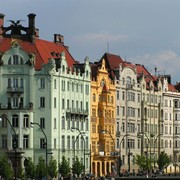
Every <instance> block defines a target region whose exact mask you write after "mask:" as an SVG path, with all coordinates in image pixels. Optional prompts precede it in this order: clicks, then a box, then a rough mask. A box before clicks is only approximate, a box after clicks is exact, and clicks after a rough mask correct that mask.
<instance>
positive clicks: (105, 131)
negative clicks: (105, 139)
mask: <svg viewBox="0 0 180 180" xmlns="http://www.w3.org/2000/svg"><path fill="white" fill-rule="evenodd" d="M100 133H102V134H105V133H108V134H109V135H110V137H111V139H112V140H113V151H114V155H115V140H114V138H113V137H112V134H111V133H110V132H109V131H108V130H101V131H100Z"/></svg>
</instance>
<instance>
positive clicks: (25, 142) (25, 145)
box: [23, 135, 29, 148]
mask: <svg viewBox="0 0 180 180" xmlns="http://www.w3.org/2000/svg"><path fill="white" fill-rule="evenodd" d="M23 148H29V136H28V135H24V136H23Z"/></svg>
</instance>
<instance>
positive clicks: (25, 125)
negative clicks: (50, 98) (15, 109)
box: [23, 114, 29, 128]
mask: <svg viewBox="0 0 180 180" xmlns="http://www.w3.org/2000/svg"><path fill="white" fill-rule="evenodd" d="M23 127H25V128H26V127H29V115H27V114H25V115H24V117H23Z"/></svg>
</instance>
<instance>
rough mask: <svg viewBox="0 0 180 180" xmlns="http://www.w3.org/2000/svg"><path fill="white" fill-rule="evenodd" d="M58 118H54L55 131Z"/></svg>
mask: <svg viewBox="0 0 180 180" xmlns="http://www.w3.org/2000/svg"><path fill="white" fill-rule="evenodd" d="M56 128H57V127H56V118H54V129H56Z"/></svg>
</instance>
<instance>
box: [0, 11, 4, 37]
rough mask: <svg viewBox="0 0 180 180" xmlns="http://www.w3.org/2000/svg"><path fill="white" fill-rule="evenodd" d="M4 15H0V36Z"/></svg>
mask: <svg viewBox="0 0 180 180" xmlns="http://www.w3.org/2000/svg"><path fill="white" fill-rule="evenodd" d="M3 26H4V14H0V36H2V34H3Z"/></svg>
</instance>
